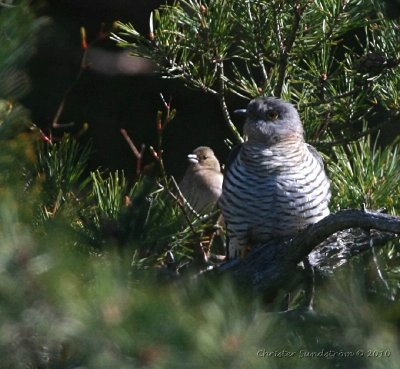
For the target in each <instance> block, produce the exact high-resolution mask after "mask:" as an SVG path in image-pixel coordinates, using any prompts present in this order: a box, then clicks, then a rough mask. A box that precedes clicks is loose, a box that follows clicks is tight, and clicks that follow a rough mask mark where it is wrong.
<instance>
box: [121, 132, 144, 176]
mask: <svg viewBox="0 0 400 369" xmlns="http://www.w3.org/2000/svg"><path fill="white" fill-rule="evenodd" d="M120 132H121V134H122V136H124V138H125V141H126V142H127V143H128V145H129V147H130V148H131V150H132V152H133V154H134V155H135V157H136V159H137V161H136V175H137V176H139V175H140V173H142V164H143V156H144V150H145V149H146V145H144V144H143V145H142V147H141V149H140V151H139V150H138V149H137V147H136V146H135V144H134V143H133V141H132V139H131V138H130V137H129V135H128V133H127V132H126V129H124V128H121V129H120Z"/></svg>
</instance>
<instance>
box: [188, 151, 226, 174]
mask: <svg viewBox="0 0 400 369" xmlns="http://www.w3.org/2000/svg"><path fill="white" fill-rule="evenodd" d="M187 157H188V160H189V161H190V166H191V167H192V168H193V169H197V168H209V169H215V170H217V171H221V167H220V165H219V161H218V159H217V158H216V156H215V155H214V151H212V150H211V149H210V148H209V147H207V146H200V147H198V148H197V149H195V150H193V152H192V153H191V154H189V155H188V156H187Z"/></svg>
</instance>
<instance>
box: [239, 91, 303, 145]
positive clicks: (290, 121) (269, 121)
mask: <svg viewBox="0 0 400 369" xmlns="http://www.w3.org/2000/svg"><path fill="white" fill-rule="evenodd" d="M236 112H238V113H241V114H245V115H246V118H247V119H246V122H245V125H244V134H245V135H246V136H247V139H248V141H249V142H259V143H262V144H266V145H273V144H275V143H278V142H281V141H285V140H293V139H294V140H303V139H304V138H303V137H304V130H303V125H302V123H301V121H300V117H299V113H298V112H297V110H296V109H295V107H294V106H293V105H292V104H290V103H288V102H286V101H283V100H280V99H278V98H275V97H258V98H256V99H253V100H251V101H250V103H249V104H248V105H247V108H246V109H243V110H238V111H236Z"/></svg>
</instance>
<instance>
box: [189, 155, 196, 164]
mask: <svg viewBox="0 0 400 369" xmlns="http://www.w3.org/2000/svg"><path fill="white" fill-rule="evenodd" d="M187 158H188V160H189V161H190V162H191V163H193V164H197V163H198V162H199V159H197V155H195V154H189V155H188V156H187Z"/></svg>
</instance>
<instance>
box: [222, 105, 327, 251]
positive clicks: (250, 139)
mask: <svg viewBox="0 0 400 369" xmlns="http://www.w3.org/2000/svg"><path fill="white" fill-rule="evenodd" d="M238 112H241V113H245V115H246V121H245V125H244V135H245V137H246V140H245V142H244V143H243V144H242V145H241V146H240V147H239V148H237V149H236V150H235V153H234V154H232V156H233V157H232V158H231V163H230V165H229V166H228V169H227V170H226V173H225V177H224V182H223V188H222V195H221V197H220V200H219V206H220V208H221V210H222V214H223V216H224V218H225V222H226V225H227V233H228V236H229V247H228V252H227V253H228V257H229V258H231V259H232V258H235V257H238V256H240V255H243V254H244V252H246V249H247V248H248V247H252V246H253V245H255V244H260V243H265V242H268V241H270V240H272V239H277V240H283V239H287V238H290V237H292V236H294V235H295V234H296V233H297V232H298V231H299V230H301V229H303V228H305V227H306V226H307V225H309V224H313V223H315V222H317V221H319V220H320V219H322V218H324V217H326V216H327V215H328V214H329V208H328V204H329V200H330V196H331V195H330V181H329V179H328V178H327V176H326V174H325V170H324V164H323V161H322V158H321V156H320V155H319V154H318V152H317V151H316V149H315V148H314V147H312V146H311V145H309V144H307V143H305V140H304V130H303V125H302V122H301V120H300V117H299V114H298V112H297V110H296V109H295V108H294V106H293V105H291V104H290V103H288V102H285V101H282V100H280V99H278V98H274V97H259V98H256V99H254V100H252V101H251V102H250V103H249V104H248V106H247V109H245V110H240V111H238Z"/></svg>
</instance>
